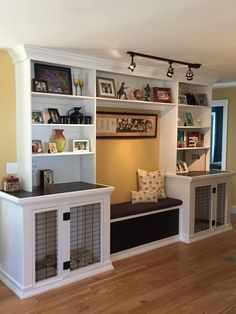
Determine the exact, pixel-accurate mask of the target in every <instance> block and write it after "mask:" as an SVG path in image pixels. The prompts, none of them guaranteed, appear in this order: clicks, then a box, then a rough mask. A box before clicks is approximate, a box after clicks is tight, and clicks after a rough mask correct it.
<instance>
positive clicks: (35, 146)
mask: <svg viewBox="0 0 236 314" xmlns="http://www.w3.org/2000/svg"><path fill="white" fill-rule="evenodd" d="M32 153H33V154H39V153H43V144H42V141H41V140H32Z"/></svg>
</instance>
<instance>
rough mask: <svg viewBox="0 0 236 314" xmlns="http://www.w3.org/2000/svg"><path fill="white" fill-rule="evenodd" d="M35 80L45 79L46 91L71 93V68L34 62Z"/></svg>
mask: <svg viewBox="0 0 236 314" xmlns="http://www.w3.org/2000/svg"><path fill="white" fill-rule="evenodd" d="M34 73H35V80H36V81H46V82H47V89H48V93H54V94H67V95H72V80H71V69H70V68H66V67H59V66H53V65H48V64H40V63H35V64H34Z"/></svg>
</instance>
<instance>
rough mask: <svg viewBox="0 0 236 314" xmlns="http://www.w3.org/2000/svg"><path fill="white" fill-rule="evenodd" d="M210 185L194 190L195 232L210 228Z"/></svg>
mask: <svg viewBox="0 0 236 314" xmlns="http://www.w3.org/2000/svg"><path fill="white" fill-rule="evenodd" d="M210 211H211V185H206V186H200V187H196V189H195V232H199V231H203V230H207V229H209V228H210V213H211V212H210Z"/></svg>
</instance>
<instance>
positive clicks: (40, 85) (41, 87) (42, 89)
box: [33, 79, 48, 93]
mask: <svg viewBox="0 0 236 314" xmlns="http://www.w3.org/2000/svg"><path fill="white" fill-rule="evenodd" d="M33 91H34V92H37V93H48V83H47V81H44V80H36V79H33Z"/></svg>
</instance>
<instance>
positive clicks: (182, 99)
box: [178, 95, 187, 105]
mask: <svg viewBox="0 0 236 314" xmlns="http://www.w3.org/2000/svg"><path fill="white" fill-rule="evenodd" d="M178 101H179V104H180V105H187V97H186V95H179V97H178Z"/></svg>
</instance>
